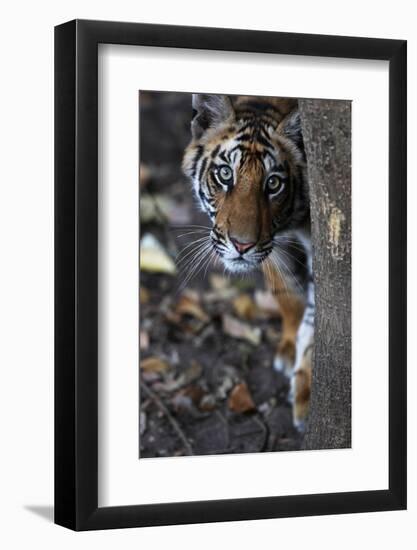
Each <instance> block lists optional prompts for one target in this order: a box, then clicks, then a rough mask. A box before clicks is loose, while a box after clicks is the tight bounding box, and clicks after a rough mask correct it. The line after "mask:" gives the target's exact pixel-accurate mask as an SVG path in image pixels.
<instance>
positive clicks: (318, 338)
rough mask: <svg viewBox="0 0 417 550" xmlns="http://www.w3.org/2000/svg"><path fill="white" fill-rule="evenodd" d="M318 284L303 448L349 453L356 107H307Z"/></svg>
mask: <svg viewBox="0 0 417 550" xmlns="http://www.w3.org/2000/svg"><path fill="white" fill-rule="evenodd" d="M299 103H300V112H301V120H302V127H303V135H304V143H305V150H306V155H307V163H308V174H309V183H310V201H311V232H312V242H313V270H314V283H315V300H316V313H315V341H314V366H313V381H312V392H311V401H310V413H309V419H308V423H307V431H306V435H305V438H304V444H303V446H304V448H305V449H329V448H332V449H334V448H346V447H350V446H351V249H352V239H351V104H350V102H348V101H335V100H301V101H300V102H299Z"/></svg>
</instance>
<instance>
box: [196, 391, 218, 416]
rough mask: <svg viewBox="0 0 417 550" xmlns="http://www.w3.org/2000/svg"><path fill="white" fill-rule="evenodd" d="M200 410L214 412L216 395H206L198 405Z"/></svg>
mask: <svg viewBox="0 0 417 550" xmlns="http://www.w3.org/2000/svg"><path fill="white" fill-rule="evenodd" d="M198 408H199V409H200V410H201V411H204V412H210V411H213V410H214V409H215V408H216V398H215V397H214V395H213V394H211V393H208V394H206V395H204V396H203V397H202V398H201V400H200V403H199V404H198Z"/></svg>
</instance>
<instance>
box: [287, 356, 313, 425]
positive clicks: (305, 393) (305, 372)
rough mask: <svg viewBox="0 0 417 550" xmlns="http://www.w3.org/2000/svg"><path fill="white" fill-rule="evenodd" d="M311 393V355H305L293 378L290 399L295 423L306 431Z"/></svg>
mask: <svg viewBox="0 0 417 550" xmlns="http://www.w3.org/2000/svg"><path fill="white" fill-rule="evenodd" d="M310 393H311V357H310V356H308V357H304V360H303V362H302V365H301V366H300V367H299V368H297V369H296V370H295V371H294V373H293V376H292V378H291V383H290V393H289V400H290V402H291V404H292V411H293V423H294V426H295V428H297V430H298V431H299V432H301V433H304V431H305V427H306V421H307V417H308V411H309V407H310Z"/></svg>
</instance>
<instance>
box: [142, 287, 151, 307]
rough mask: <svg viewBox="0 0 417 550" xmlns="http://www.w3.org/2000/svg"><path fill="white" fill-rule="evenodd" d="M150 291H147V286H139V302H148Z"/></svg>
mask: <svg viewBox="0 0 417 550" xmlns="http://www.w3.org/2000/svg"><path fill="white" fill-rule="evenodd" d="M150 297H151V296H150V293H149V290H148V289H147V288H145V287H144V286H141V287H140V288H139V301H140V303H141V304H147V303H148V302H149V299H150Z"/></svg>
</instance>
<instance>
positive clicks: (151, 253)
mask: <svg viewBox="0 0 417 550" xmlns="http://www.w3.org/2000/svg"><path fill="white" fill-rule="evenodd" d="M140 269H143V270H144V271H151V272H153V273H167V274H168V275H175V273H176V271H177V270H176V267H175V263H174V261H173V260H172V258H171V257H170V256H169V255H168V254H167V252H165V250H164V248H163V246H162V245H161V244H160V242H159V241H158V240H157V239H156V238H155V237H154V236H153V235H151V234H149V233H148V234H146V235H144V236H143V237H142V239H141V242H140Z"/></svg>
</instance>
